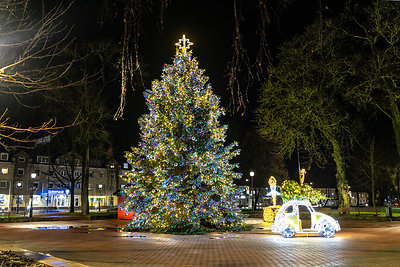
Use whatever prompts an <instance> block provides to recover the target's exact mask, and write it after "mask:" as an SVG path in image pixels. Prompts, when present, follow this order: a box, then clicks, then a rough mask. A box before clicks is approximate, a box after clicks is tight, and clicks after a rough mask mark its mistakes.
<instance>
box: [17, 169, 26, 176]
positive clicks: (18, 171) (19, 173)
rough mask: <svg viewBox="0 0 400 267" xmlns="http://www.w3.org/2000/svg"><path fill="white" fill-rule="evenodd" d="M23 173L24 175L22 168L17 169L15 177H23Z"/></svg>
mask: <svg viewBox="0 0 400 267" xmlns="http://www.w3.org/2000/svg"><path fill="white" fill-rule="evenodd" d="M24 173H25V170H24V168H18V170H17V175H19V176H22V175H24Z"/></svg>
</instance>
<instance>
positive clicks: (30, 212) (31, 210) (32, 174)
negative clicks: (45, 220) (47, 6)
mask: <svg viewBox="0 0 400 267" xmlns="http://www.w3.org/2000/svg"><path fill="white" fill-rule="evenodd" d="M31 178H32V179H35V178H36V172H32V173H31ZM32 214H33V180H32V187H31V208H30V210H29V217H30V218H32Z"/></svg>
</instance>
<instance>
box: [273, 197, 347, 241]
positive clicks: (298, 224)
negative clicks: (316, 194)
mask: <svg viewBox="0 0 400 267" xmlns="http://www.w3.org/2000/svg"><path fill="white" fill-rule="evenodd" d="M300 215H301V216H300ZM301 218H306V219H305V220H304V221H306V220H307V219H309V221H310V225H309V227H308V228H307V226H305V225H302V224H304V223H303V222H302V219H301ZM303 226H304V228H303ZM337 231H340V225H339V223H338V222H337V221H336V220H335V219H333V218H332V217H330V216H328V215H326V214H323V213H320V212H316V211H315V210H314V208H313V207H312V206H311V203H310V202H309V201H306V200H290V201H288V202H286V203H284V204H283V205H282V207H281V208H280V209H279V211H278V213H277V215H276V217H275V220H274V223H273V224H272V232H273V233H279V234H281V235H282V236H283V237H293V236H294V235H295V234H296V233H307V234H309V233H318V234H320V235H322V236H325V237H328V238H330V237H333V236H334V235H335V233H336V232H337Z"/></svg>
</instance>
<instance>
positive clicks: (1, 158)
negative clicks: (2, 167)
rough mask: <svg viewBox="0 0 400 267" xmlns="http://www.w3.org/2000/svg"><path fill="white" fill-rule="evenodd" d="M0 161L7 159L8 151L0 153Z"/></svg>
mask: <svg viewBox="0 0 400 267" xmlns="http://www.w3.org/2000/svg"><path fill="white" fill-rule="evenodd" d="M0 160H1V161H8V153H0Z"/></svg>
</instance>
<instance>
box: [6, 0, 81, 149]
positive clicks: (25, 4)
mask: <svg viewBox="0 0 400 267" xmlns="http://www.w3.org/2000/svg"><path fill="white" fill-rule="evenodd" d="M33 2H34V1H32V0H2V1H1V2H0V95H10V96H12V97H13V98H14V99H15V100H16V102H17V103H18V104H20V105H23V106H27V107H29V105H28V104H27V103H24V99H23V97H24V96H27V95H32V94H36V93H40V92H42V91H48V90H54V89H60V88H66V87H69V86H72V85H76V84H77V83H79V81H75V82H64V83H61V81H60V78H61V77H63V75H64V74H65V73H66V72H68V70H69V69H70V67H71V64H72V63H73V61H69V62H65V61H62V60H59V56H60V55H61V53H62V52H63V51H64V50H65V49H66V48H67V47H68V46H69V45H70V44H71V42H72V40H70V39H69V37H68V36H69V32H70V29H67V28H66V27H65V26H63V25H62V24H61V20H60V18H61V17H62V16H63V15H64V14H65V13H66V11H67V10H68V9H69V7H70V6H71V4H72V2H71V3H69V4H64V3H62V2H61V3H59V4H57V5H56V6H54V7H52V8H50V10H47V9H48V7H47V6H45V5H44V2H42V6H35V5H34V3H33ZM2 109H3V112H2V115H1V117H0V138H1V139H0V140H1V141H0V145H2V146H4V147H10V146H24V147H26V146H31V145H32V144H33V143H34V142H35V141H36V140H37V139H38V137H39V135H38V133H42V132H47V133H48V134H54V133H56V132H58V131H59V130H60V129H61V128H63V127H57V126H56V121H55V120H49V121H47V122H44V123H43V124H41V125H39V126H35V127H23V126H21V125H20V124H17V123H12V122H10V117H8V115H7V112H8V107H2ZM9 141H11V144H12V145H11V144H9V143H8V142H9ZM15 144H17V145H15Z"/></svg>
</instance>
